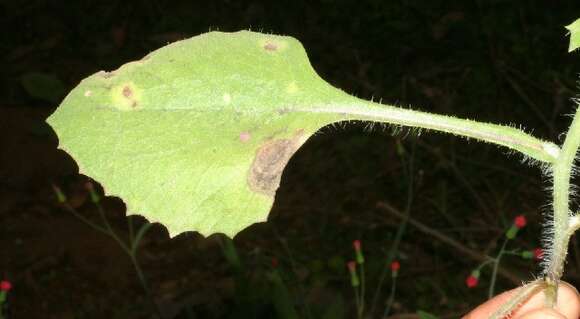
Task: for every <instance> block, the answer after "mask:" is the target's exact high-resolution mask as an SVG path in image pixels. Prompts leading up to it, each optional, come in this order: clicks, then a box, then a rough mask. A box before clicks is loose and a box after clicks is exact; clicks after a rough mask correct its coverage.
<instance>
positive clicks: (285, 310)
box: [268, 271, 300, 319]
mask: <svg viewBox="0 0 580 319" xmlns="http://www.w3.org/2000/svg"><path fill="white" fill-rule="evenodd" d="M268 278H269V279H270V282H271V283H272V286H273V287H272V291H271V296H272V303H273V304H274V307H275V308H276V312H277V313H278V317H279V318H282V319H298V318H300V316H298V313H297V312H296V308H295V307H294V302H293V299H292V297H291V295H290V292H289V291H288V288H287V287H286V285H285V284H284V280H282V277H280V273H279V272H277V271H273V272H272V273H270V275H269V276H268Z"/></svg>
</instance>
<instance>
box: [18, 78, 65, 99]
mask: <svg viewBox="0 0 580 319" xmlns="http://www.w3.org/2000/svg"><path fill="white" fill-rule="evenodd" d="M20 84H22V87H24V89H25V90H26V93H28V95H30V96H32V97H33V98H36V99H40V100H44V101H47V102H51V103H58V102H59V101H60V100H61V99H62V97H63V96H64V95H65V93H66V89H65V85H64V84H63V83H62V81H61V80H60V79H59V78H57V77H56V76H55V75H53V74H46V73H38V72H30V73H26V74H24V75H22V76H21V77H20Z"/></svg>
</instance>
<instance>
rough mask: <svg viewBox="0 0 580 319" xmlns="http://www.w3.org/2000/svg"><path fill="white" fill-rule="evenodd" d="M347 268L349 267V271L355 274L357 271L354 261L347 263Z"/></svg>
mask: <svg viewBox="0 0 580 319" xmlns="http://www.w3.org/2000/svg"><path fill="white" fill-rule="evenodd" d="M346 267H348V271H350V272H351V273H354V272H355V271H356V262H355V261H354V260H351V261H349V262H347V263H346Z"/></svg>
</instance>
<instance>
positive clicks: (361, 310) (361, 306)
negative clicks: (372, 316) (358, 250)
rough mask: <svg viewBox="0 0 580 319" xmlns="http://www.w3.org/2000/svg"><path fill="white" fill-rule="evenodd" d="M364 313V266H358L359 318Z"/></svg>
mask: <svg viewBox="0 0 580 319" xmlns="http://www.w3.org/2000/svg"><path fill="white" fill-rule="evenodd" d="M364 312H365V265H364V264H361V265H360V317H361V318H362V317H363V314H364Z"/></svg>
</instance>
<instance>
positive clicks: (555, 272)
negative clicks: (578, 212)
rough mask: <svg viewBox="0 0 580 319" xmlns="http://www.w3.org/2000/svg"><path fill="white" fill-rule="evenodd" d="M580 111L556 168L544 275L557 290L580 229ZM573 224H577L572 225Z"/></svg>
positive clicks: (552, 300)
mask: <svg viewBox="0 0 580 319" xmlns="http://www.w3.org/2000/svg"><path fill="white" fill-rule="evenodd" d="M579 113H580V108H577V109H576V114H575V116H574V119H573V120H572V124H571V125H570V128H569V129H568V134H567V135H566V139H565V140H564V145H563V146H562V150H561V152H560V155H559V156H558V160H557V161H556V162H555V163H554V166H553V176H554V189H553V193H552V195H553V197H554V203H553V209H554V217H553V218H554V220H553V230H550V231H552V232H553V238H551V239H550V240H553V243H552V245H551V247H547V248H548V249H547V251H548V254H549V255H548V258H547V259H546V262H547V263H546V264H545V266H546V268H545V271H544V274H545V275H546V276H547V277H548V278H549V279H550V280H549V281H550V282H552V283H553V284H554V285H555V288H557V284H558V280H559V279H560V277H562V273H563V271H564V262H565V260H566V254H567V252H568V243H569V241H570V237H571V236H572V234H573V233H574V231H575V230H576V229H577V225H576V224H577V222H576V220H577V218H574V217H571V213H570V208H569V201H570V177H571V175H572V172H573V165H574V159H575V157H576V152H577V151H578V147H579V146H580V119H579V115H578V114H579ZM571 222H573V223H571ZM548 244H549V243H548ZM549 298H550V300H549V301H548V304H549V305H555V303H556V298H557V296H556V294H554V295H553V296H552V295H549Z"/></svg>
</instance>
